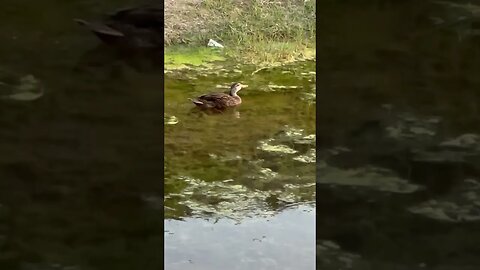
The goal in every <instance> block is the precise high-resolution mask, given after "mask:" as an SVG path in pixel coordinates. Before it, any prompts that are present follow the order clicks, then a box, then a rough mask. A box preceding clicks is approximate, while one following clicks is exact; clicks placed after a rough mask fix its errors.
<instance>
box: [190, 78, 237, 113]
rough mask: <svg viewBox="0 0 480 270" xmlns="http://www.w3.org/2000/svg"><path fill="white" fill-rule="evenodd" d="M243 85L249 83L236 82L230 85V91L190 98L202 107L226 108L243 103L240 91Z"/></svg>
mask: <svg viewBox="0 0 480 270" xmlns="http://www.w3.org/2000/svg"><path fill="white" fill-rule="evenodd" d="M243 87H247V85H244V84H241V83H238V82H236V83H233V84H232V85H231V86H230V92H229V93H209V94H205V95H201V96H199V97H197V98H194V99H190V100H191V101H192V102H193V104H195V105H196V106H197V107H198V108H201V109H214V110H224V109H227V108H230V107H235V106H238V105H240V104H242V98H240V96H239V95H238V92H239V91H240V90H242V88H243Z"/></svg>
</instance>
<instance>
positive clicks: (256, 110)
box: [165, 61, 316, 270]
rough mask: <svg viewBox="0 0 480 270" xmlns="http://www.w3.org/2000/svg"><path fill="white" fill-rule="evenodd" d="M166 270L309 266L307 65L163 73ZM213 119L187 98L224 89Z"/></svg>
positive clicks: (311, 114) (311, 158) (310, 102)
mask: <svg viewBox="0 0 480 270" xmlns="http://www.w3.org/2000/svg"><path fill="white" fill-rule="evenodd" d="M165 78H166V81H165V113H166V115H165V119H166V127H165V218H166V220H165V230H166V232H165V239H166V241H165V268H166V269H172V270H173V269H314V268H315V266H314V265H315V255H314V252H315V246H314V239H315V234H314V231H315V221H314V215H313V213H314V211H315V202H314V201H315V153H316V151H315V95H314V92H315V62H313V61H305V62H298V63H294V64H290V65H285V66H282V67H277V68H271V69H265V70H261V71H258V72H255V67H250V66H240V65H238V66H234V65H228V64H227V63H226V62H216V63H214V64H212V65H211V66H210V68H204V69H202V68H198V67H197V68H195V69H191V70H183V71H175V72H167V73H166V77H165ZM236 81H238V82H241V83H242V84H247V85H248V87H247V88H245V89H243V90H241V91H240V93H239V94H240V95H241V97H242V99H243V103H242V104H241V105H240V106H239V107H237V108H235V109H234V110H230V111H227V112H224V113H222V114H206V113H203V112H199V111H197V110H195V109H194V108H193V107H194V105H193V104H192V103H191V102H189V101H188V98H191V97H196V96H199V95H201V94H204V93H208V92H212V91H227V90H228V87H229V86H230V85H231V84H232V82H236Z"/></svg>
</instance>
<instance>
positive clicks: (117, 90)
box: [0, 0, 163, 270]
mask: <svg viewBox="0 0 480 270" xmlns="http://www.w3.org/2000/svg"><path fill="white" fill-rule="evenodd" d="M125 2H127V1H123V3H122V1H101V3H100V2H98V1H88V0H77V1H41V2H40V1H10V0H7V1H2V7H1V8H0V17H1V18H2V23H1V24H0V40H2V42H0V70H7V71H9V72H13V73H14V74H18V75H19V76H20V77H21V76H24V75H27V74H32V75H33V76H35V78H37V79H38V80H40V81H41V82H42V84H43V86H44V93H43V96H41V97H40V98H38V99H35V100H31V101H24V100H12V99H2V100H0V153H1V154H0V269H12V270H14V269H129V270H130V269H160V268H161V265H162V257H161V254H162V250H163V247H162V237H163V236H162V235H161V233H162V232H161V229H160V228H161V226H162V222H163V219H162V218H161V217H162V208H161V206H160V207H157V206H156V205H155V204H154V203H153V202H154V200H152V198H161V197H162V195H163V194H162V193H163V191H162V182H161V180H162V179H160V178H159V176H160V175H161V173H162V171H161V168H162V167H161V166H162V158H163V152H162V151H163V142H162V140H161V132H162V117H163V116H162V100H163V99H162V95H163V94H162V83H163V81H162V78H161V77H162V70H161V69H159V70H155V69H139V68H137V67H136V66H135V65H132V64H131V62H128V61H124V60H121V59H119V58H118V57H114V55H113V53H111V52H110V53H109V52H108V51H106V50H102V49H99V50H97V52H103V53H100V54H97V56H98V55H103V58H99V57H92V52H91V50H92V49H94V48H96V46H97V45H98V44H99V43H98V41H97V40H96V39H95V37H93V36H92V35H91V34H90V33H89V32H88V31H85V30H84V29H82V28H80V27H79V26H78V25H77V24H76V23H74V22H73V21H72V18H75V17H82V18H96V17H98V16H99V15H100V14H101V13H102V12H109V11H111V10H114V9H117V8H118V7H119V6H122V5H123V4H125ZM161 64H162V63H160V65H161ZM2 75H3V74H2ZM0 77H2V76H0ZM0 90H2V91H3V90H4V89H3V88H0ZM0 95H3V93H1V94H0ZM160 200H161V199H160Z"/></svg>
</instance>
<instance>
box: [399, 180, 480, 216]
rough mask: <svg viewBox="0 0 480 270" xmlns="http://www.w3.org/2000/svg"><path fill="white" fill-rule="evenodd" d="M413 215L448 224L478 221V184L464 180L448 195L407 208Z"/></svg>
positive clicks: (474, 181) (479, 185) (479, 186)
mask: <svg viewBox="0 0 480 270" xmlns="http://www.w3.org/2000/svg"><path fill="white" fill-rule="evenodd" d="M408 210H409V211H410V212H412V213H414V214H418V215H422V216H425V217H428V218H431V219H435V220H441V221H448V222H472V221H480V183H479V182H477V181H476V180H474V179H466V180H465V181H464V183H463V185H462V186H461V187H460V188H459V189H457V190H454V191H453V192H452V193H451V194H450V195H448V196H446V197H445V198H441V199H436V200H435V199H432V200H429V201H426V202H423V203H420V204H419V205H417V206H413V207H410V208H408Z"/></svg>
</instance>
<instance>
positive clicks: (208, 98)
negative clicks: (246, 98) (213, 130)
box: [197, 93, 236, 109]
mask: <svg viewBox="0 0 480 270" xmlns="http://www.w3.org/2000/svg"><path fill="white" fill-rule="evenodd" d="M197 101H200V102H202V103H204V104H205V105H208V106H209V107H215V108H217V109H222V108H226V107H230V106H233V105H235V101H236V100H235V98H233V97H232V96H230V95H229V94H226V93H210V94H206V95H203V96H200V97H198V98H197Z"/></svg>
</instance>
